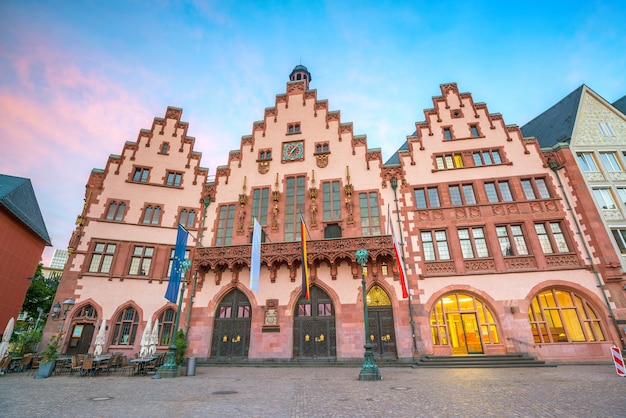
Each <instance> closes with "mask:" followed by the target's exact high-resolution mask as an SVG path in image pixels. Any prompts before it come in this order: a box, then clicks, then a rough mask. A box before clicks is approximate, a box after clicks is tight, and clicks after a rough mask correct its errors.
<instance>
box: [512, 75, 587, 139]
mask: <svg viewBox="0 0 626 418" xmlns="http://www.w3.org/2000/svg"><path fill="white" fill-rule="evenodd" d="M584 88H585V85H584V84H583V85H581V86H580V87H578V88H577V89H576V90H574V91H573V92H571V93H570V94H568V95H567V96H565V97H564V98H563V99H561V101H559V102H558V103H557V104H555V105H554V106H552V107H551V108H550V109H548V110H546V111H545V112H543V113H542V114H540V115H539V116H537V117H536V118H534V119H533V120H531V121H530V122H528V123H527V124H526V125H524V126H522V128H521V130H522V134H523V135H524V137H525V138H527V137H531V136H532V137H535V138H537V141H539V145H540V146H541V147H550V146H552V145H554V144H556V143H558V142H569V141H570V139H571V138H572V132H573V131H574V122H576V114H577V113H578V107H579V106H580V99H581V96H582V92H583V89H584Z"/></svg>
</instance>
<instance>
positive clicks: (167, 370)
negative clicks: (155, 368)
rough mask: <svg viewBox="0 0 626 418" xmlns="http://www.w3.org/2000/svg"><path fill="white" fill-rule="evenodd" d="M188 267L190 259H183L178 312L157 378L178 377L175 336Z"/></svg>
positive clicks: (178, 368)
mask: <svg viewBox="0 0 626 418" xmlns="http://www.w3.org/2000/svg"><path fill="white" fill-rule="evenodd" d="M190 268H191V261H190V260H185V261H183V262H182V273H181V281H180V282H181V283H180V297H179V298H178V312H176V321H175V322H174V335H173V336H172V343H171V344H170V348H169V350H168V352H167V354H166V355H165V363H164V364H163V365H162V366H161V367H159V375H158V376H159V378H161V377H178V375H179V370H180V367H179V366H178V365H177V364H176V337H177V335H178V323H179V321H180V314H181V310H182V308H183V295H184V294H185V282H184V281H183V280H182V278H184V277H187V272H188V271H189V269H190ZM155 377H156V376H155Z"/></svg>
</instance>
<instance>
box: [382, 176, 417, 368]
mask: <svg viewBox="0 0 626 418" xmlns="http://www.w3.org/2000/svg"><path fill="white" fill-rule="evenodd" d="M391 188H392V189H393V201H394V202H395V204H396V216H397V218H398V229H399V233H400V249H401V250H402V264H403V265H404V270H405V271H406V262H405V261H404V260H405V258H404V234H403V233H402V222H400V208H399V207H398V194H397V191H396V189H397V188H398V180H397V179H396V178H395V177H392V178H391ZM389 221H390V222H391V220H389ZM405 279H406V286H407V290H408V294H409V317H410V319H411V334H412V337H413V356H414V357H415V354H417V341H416V340H415V320H414V319H413V303H412V302H411V289H410V288H409V278H408V277H405Z"/></svg>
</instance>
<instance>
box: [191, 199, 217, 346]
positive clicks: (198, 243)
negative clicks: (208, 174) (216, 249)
mask: <svg viewBox="0 0 626 418" xmlns="http://www.w3.org/2000/svg"><path fill="white" fill-rule="evenodd" d="M203 203H204V215H203V216H202V225H201V226H200V237H199V239H198V240H197V241H196V248H198V247H204V244H203V243H202V239H203V238H204V221H205V220H206V213H207V209H208V208H209V205H210V204H211V198H210V197H209V196H207V197H205V198H204V200H203ZM197 281H198V267H197V266H196V270H195V271H194V273H193V282H192V284H191V293H190V294H189V307H188V309H187V311H188V312H187V325H186V327H185V338H188V337H189V324H190V323H191V309H192V308H193V299H194V298H195V297H196V282H197Z"/></svg>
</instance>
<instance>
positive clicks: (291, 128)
mask: <svg viewBox="0 0 626 418" xmlns="http://www.w3.org/2000/svg"><path fill="white" fill-rule="evenodd" d="M300 126H301V123H300V122H291V123H288V124H287V135H296V134H301V133H302V131H301V130H300Z"/></svg>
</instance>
